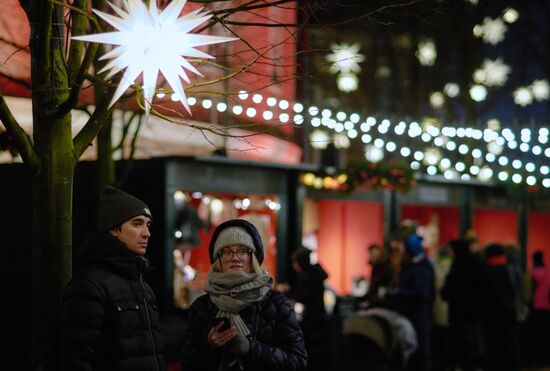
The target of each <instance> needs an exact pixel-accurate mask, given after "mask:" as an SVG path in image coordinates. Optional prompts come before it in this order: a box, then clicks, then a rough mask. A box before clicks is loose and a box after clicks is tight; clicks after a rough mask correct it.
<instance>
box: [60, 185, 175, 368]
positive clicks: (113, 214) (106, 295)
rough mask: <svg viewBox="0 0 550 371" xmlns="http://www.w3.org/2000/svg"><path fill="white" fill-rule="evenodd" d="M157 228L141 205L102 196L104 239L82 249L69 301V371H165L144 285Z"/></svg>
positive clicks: (125, 197) (118, 193)
mask: <svg viewBox="0 0 550 371" xmlns="http://www.w3.org/2000/svg"><path fill="white" fill-rule="evenodd" d="M151 221H152V216H151V212H150V211H149V208H148V207H147V205H146V204H145V203H143V202H142V201H141V200H139V199H137V198H135V197H134V196H132V195H129V194H128V193H126V192H123V191H122V190H120V189H117V188H114V187H110V186H108V187H106V188H105V189H104V190H103V192H102V194H101V200H100V232H99V233H98V234H96V235H94V236H92V237H91V238H89V239H88V240H87V241H86V242H85V243H84V245H83V246H82V248H81V249H80V252H79V254H78V262H79V265H81V270H80V273H79V274H78V275H76V276H75V277H73V279H72V280H71V281H70V282H69V284H68V285H67V287H66V289H65V294H64V298H63V306H62V311H61V349H62V358H63V366H64V371H80V370H82V371H92V370H113V371H115V370H116V371H126V370H128V371H129V370H132V371H164V370H165V368H166V367H165V364H164V359H163V355H162V353H163V345H162V341H161V334H160V329H159V317H158V312H157V305H156V300H155V295H154V293H153V291H152V290H151V288H150V287H149V285H148V284H147V283H146V282H145V281H144V280H143V274H144V273H146V272H147V271H148V270H149V264H148V261H147V259H146V258H145V252H146V250H147V244H148V242H149V237H150V233H149V227H150V224H151Z"/></svg>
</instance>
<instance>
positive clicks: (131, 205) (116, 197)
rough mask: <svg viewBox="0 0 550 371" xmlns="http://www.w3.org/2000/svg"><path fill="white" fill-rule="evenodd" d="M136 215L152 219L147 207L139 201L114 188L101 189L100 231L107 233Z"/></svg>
mask: <svg viewBox="0 0 550 371" xmlns="http://www.w3.org/2000/svg"><path fill="white" fill-rule="evenodd" d="M138 215H145V216H147V217H149V218H151V220H152V219H153V216H152V215H151V211H150V210H149V207H148V206H147V205H146V204H145V203H144V202H143V201H141V200H140V199H138V198H136V197H134V196H132V195H131V194H128V193H126V192H124V191H123V190H120V189H118V188H115V187H111V186H107V187H105V188H103V191H102V192H101V196H100V200H99V230H100V231H102V232H108V231H109V230H111V229H112V228H113V227H115V226H117V225H119V224H122V223H124V222H126V221H127V220H130V219H132V218H134V217H136V216H138Z"/></svg>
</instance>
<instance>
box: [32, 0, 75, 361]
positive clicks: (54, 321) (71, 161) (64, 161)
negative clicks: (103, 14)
mask: <svg viewBox="0 0 550 371" xmlns="http://www.w3.org/2000/svg"><path fill="white" fill-rule="evenodd" d="M29 6H30V8H29V13H28V14H29V20H30V22H31V37H30V48H31V78H32V89H33V91H32V93H33V94H32V104H33V138H34V147H35V151H36V154H37V158H38V166H37V169H36V173H35V174H34V177H33V239H32V241H33V246H32V346H31V347H32V349H31V351H32V360H31V363H32V369H33V370H40V371H57V370H59V369H60V367H59V366H60V363H59V346H58V344H59V336H58V329H59V326H58V318H59V312H60V304H61V299H62V294H63V289H64V287H65V285H66V284H67V282H68V281H69V279H70V276H71V267H72V264H71V263H72V259H71V257H72V251H71V247H72V187H73V175H74V167H75V164H76V159H75V155H74V145H73V139H72V132H71V114H70V112H69V113H59V111H58V108H59V107H60V105H61V104H62V103H63V102H65V101H66V100H67V99H68V97H69V91H70V90H69V86H70V84H69V77H68V70H67V66H66V64H65V60H64V58H65V49H64V44H63V39H64V38H63V34H64V30H63V7H62V6H61V5H54V4H53V3H52V2H49V1H31V2H30V5H29Z"/></svg>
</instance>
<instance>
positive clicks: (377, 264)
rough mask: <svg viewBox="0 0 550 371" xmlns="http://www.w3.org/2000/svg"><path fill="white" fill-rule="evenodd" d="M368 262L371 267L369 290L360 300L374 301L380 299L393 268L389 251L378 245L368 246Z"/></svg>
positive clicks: (387, 286) (391, 275) (390, 279)
mask: <svg viewBox="0 0 550 371" xmlns="http://www.w3.org/2000/svg"><path fill="white" fill-rule="evenodd" d="M368 250H369V264H370V265H371V267H372V271H371V276H370V285H369V290H368V291H367V293H366V294H365V296H364V297H362V298H361V299H360V300H365V301H367V302H368V303H374V302H377V301H378V300H381V299H382V298H383V297H384V295H386V292H387V290H388V288H389V287H390V285H391V283H392V279H393V269H392V266H391V264H390V256H389V253H388V252H387V251H386V250H385V249H384V248H383V247H382V246H380V245H377V244H372V245H369V247H368Z"/></svg>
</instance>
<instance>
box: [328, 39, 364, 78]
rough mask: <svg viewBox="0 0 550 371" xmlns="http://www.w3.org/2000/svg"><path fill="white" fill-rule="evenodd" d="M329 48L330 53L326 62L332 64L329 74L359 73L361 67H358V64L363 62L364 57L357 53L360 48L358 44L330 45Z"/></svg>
mask: <svg viewBox="0 0 550 371" xmlns="http://www.w3.org/2000/svg"><path fill="white" fill-rule="evenodd" d="M330 48H331V50H332V53H331V54H329V55H327V61H329V62H331V63H332V66H330V72H332V73H339V72H342V73H359V72H361V66H359V63H361V62H363V61H364V60H365V56H364V55H363V54H361V53H359V49H360V48H361V47H360V45H359V44H353V45H348V44H332V45H331V46H330Z"/></svg>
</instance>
